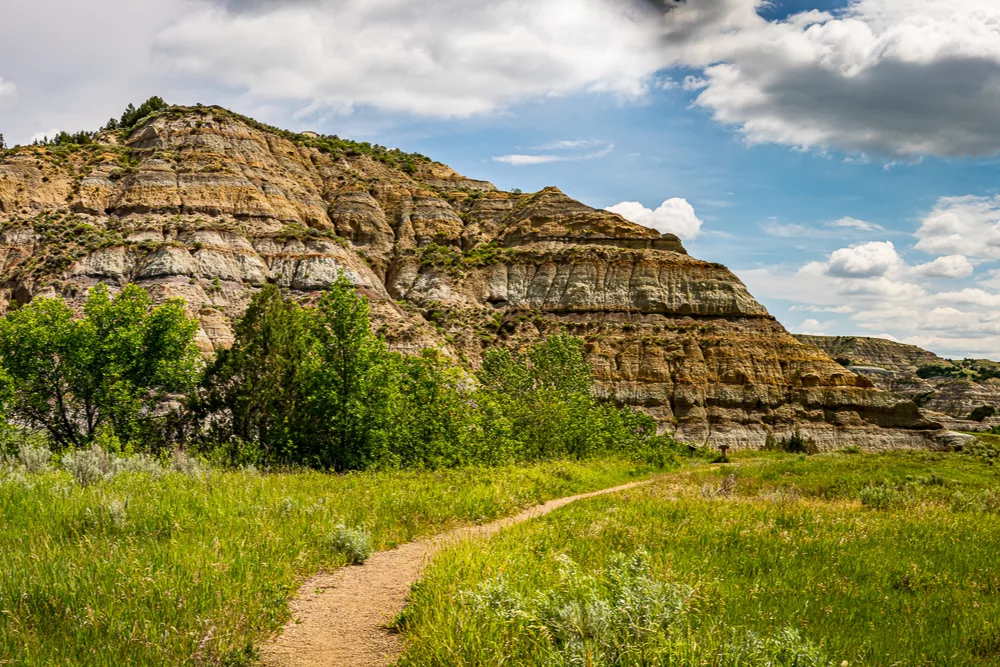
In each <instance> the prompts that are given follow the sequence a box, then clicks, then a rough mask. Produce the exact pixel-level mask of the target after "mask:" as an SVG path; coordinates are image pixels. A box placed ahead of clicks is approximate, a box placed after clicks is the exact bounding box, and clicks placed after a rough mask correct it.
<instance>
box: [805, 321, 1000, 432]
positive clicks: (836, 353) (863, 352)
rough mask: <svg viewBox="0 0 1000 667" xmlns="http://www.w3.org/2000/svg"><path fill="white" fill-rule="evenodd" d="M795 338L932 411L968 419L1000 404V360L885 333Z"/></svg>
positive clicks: (881, 386) (880, 385) (875, 382)
mask: <svg viewBox="0 0 1000 667" xmlns="http://www.w3.org/2000/svg"><path fill="white" fill-rule="evenodd" d="M796 338H798V339H799V340H800V341H802V342H803V343H808V344H810V345H815V346H816V347H818V348H820V349H821V350H823V351H824V352H826V353H827V354H828V355H830V356H831V357H833V358H834V359H835V360H837V361H838V362H839V363H841V364H843V365H846V366H847V367H849V368H850V369H851V370H852V371H854V372H855V373H858V374H860V375H864V376H865V377H867V378H868V379H870V380H871V381H872V382H873V383H874V384H875V385H876V386H877V387H879V388H880V389H885V390H886V391H892V392H895V393H897V394H899V395H901V396H905V397H906V398H909V399H911V400H912V401H914V402H915V403H917V405H919V406H920V407H922V408H926V409H927V410H930V411H933V412H937V413H941V414H943V415H946V416H948V417H952V418H954V419H968V417H969V416H970V415H971V414H972V411H973V410H975V409H976V408H981V407H983V406H992V407H994V408H998V409H1000V364H998V363H997V362H995V361H990V360H987V359H963V360H960V361H956V360H951V359H944V358H942V357H939V356H938V355H936V354H934V353H933V352H929V351H927V350H924V349H922V348H919V347H917V346H915V345H905V344H903V343H896V342H893V341H888V340H883V339H881V338H864V337H860V336H805V335H801V336H796ZM995 421H996V420H987V423H992V422H995ZM964 426H965V427H971V426H972V425H964Z"/></svg>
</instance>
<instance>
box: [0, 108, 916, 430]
mask: <svg viewBox="0 0 1000 667" xmlns="http://www.w3.org/2000/svg"><path fill="white" fill-rule="evenodd" d="M331 146H332V147H331ZM401 160H402V162H400V161H399V160H397V159H396V158H394V157H392V156H389V157H386V156H385V154H379V153H377V152H376V153H374V154H373V155H368V154H364V151H360V152H359V151H355V150H352V149H351V148H349V147H348V148H347V149H344V148H342V147H338V145H336V144H333V145H331V144H330V143H329V142H327V143H323V142H320V141H317V140H314V139H313V138H310V137H307V136H304V135H291V134H289V133H282V132H279V131H276V130H273V129H270V128H266V127H264V126H260V125H259V124H256V123H253V122H252V121H249V120H248V119H244V118H241V117H238V116H236V115H234V114H231V113H229V112H226V111H224V110H221V109H217V108H198V109H176V108H175V109H171V110H169V111H166V112H162V113H160V114H158V115H156V116H154V117H152V118H151V119H148V120H147V121H145V122H144V123H143V124H142V125H141V126H140V127H139V128H137V129H136V130H135V131H134V132H133V133H132V134H131V136H129V137H124V136H114V135H107V136H103V137H102V138H101V142H100V143H99V144H97V145H94V146H90V147H84V148H80V149H65V148H55V149H54V148H26V149H19V150H17V151H14V152H11V153H9V154H8V155H7V156H6V157H5V158H4V159H3V160H2V161H0V230H2V231H0V276H2V278H3V281H2V286H0V310H3V309H6V307H7V306H8V304H9V303H10V302H12V301H20V302H26V301H28V300H30V299H32V298H34V297H36V296H38V295H56V294H59V295H62V296H64V297H65V298H67V299H68V300H70V301H71V302H73V303H75V304H80V303H82V300H83V298H84V297H85V295H86V292H87V290H88V289H89V288H90V287H92V286H93V285H96V284H97V283H99V282H104V283H107V284H109V285H111V286H113V287H117V286H122V285H124V284H126V283H128V282H135V283H138V284H139V285H142V286H143V287H145V288H147V289H149V290H150V291H151V292H152V293H153V294H154V296H155V297H156V298H158V299H164V298H168V297H173V296H179V297H182V298H184V299H185V300H186V301H187V303H188V304H189V306H190V311H191V314H192V315H193V316H195V317H197V318H198V320H199V321H200V323H201V331H200V334H199V342H200V344H201V345H202V346H203V347H204V348H205V349H206V351H209V350H212V349H218V348H221V347H225V346H227V345H229V344H230V343H231V341H232V327H231V323H232V320H233V318H235V317H236V316H238V315H239V314H240V313H241V312H242V310H243V309H244V308H245V307H246V304H247V303H248V301H249V299H250V297H251V296H252V294H253V291H254V290H255V289H256V288H258V287H259V286H260V285H262V284H264V283H265V282H266V281H275V282H277V283H278V284H279V285H281V286H282V287H284V288H286V289H287V290H288V291H289V292H290V293H292V294H294V295H295V296H297V297H298V298H300V299H302V300H305V301H308V300H310V299H311V298H314V297H315V296H316V294H317V293H318V292H319V291H320V290H322V289H323V288H325V287H326V286H327V285H329V284H330V282H331V281H332V280H333V279H334V278H335V276H336V275H337V273H338V272H339V271H343V272H345V273H346V275H347V276H348V277H349V278H350V279H351V281H352V282H353V283H354V284H355V285H356V286H357V288H358V289H359V291H361V292H363V293H364V294H366V295H368V296H369V297H370V298H371V300H372V305H373V314H374V316H375V320H376V326H377V327H378V329H379V330H380V331H381V332H382V333H384V334H385V335H386V337H387V339H388V340H389V341H390V343H391V344H392V345H394V346H395V347H397V348H399V349H402V350H406V351H412V350H416V349H419V348H420V347H425V346H437V347H440V348H441V349H443V350H445V351H446V352H447V353H448V354H451V355H453V356H454V357H455V358H456V359H458V360H460V361H461V362H463V363H465V364H468V365H470V366H473V367H474V366H476V365H477V364H478V363H479V361H480V359H481V355H482V351H483V350H484V349H485V348H487V347H488V346H491V345H511V346H520V345H524V344H528V343H530V342H532V341H534V340H537V339H538V338H539V337H540V336H545V335H548V334H550V333H553V332H556V331H559V330H567V331H569V332H571V333H574V334H576V335H578V336H580V337H582V338H583V339H585V340H586V341H587V352H588V356H589V360H590V362H591V364H592V365H593V368H594V373H595V378H596V380H597V384H598V388H599V390H600V391H601V392H603V393H604V394H605V395H607V396H610V397H614V398H616V399H617V400H619V401H621V402H623V403H628V404H632V405H635V406H637V407H640V408H641V409H643V410H645V411H647V412H648V413H649V414H651V415H653V416H654V417H656V418H657V419H658V420H659V422H660V423H661V424H662V425H663V426H664V428H665V429H668V430H675V431H676V433H677V434H678V436H679V437H681V438H685V439H688V440H692V441H698V442H703V441H712V442H713V443H716V444H729V445H731V446H734V447H755V446H760V445H762V444H763V442H764V440H765V438H766V437H767V435H768V434H772V433H773V434H774V435H776V436H778V437H782V436H786V435H788V434H790V433H791V432H792V431H793V430H795V429H796V428H798V429H800V430H801V431H803V432H804V433H806V434H807V435H809V436H810V437H812V438H813V439H814V440H815V441H816V442H817V443H818V444H819V445H820V446H821V447H827V448H832V447H838V446H843V445H848V444H859V445H862V446H867V447H876V448H889V447H900V446H924V445H927V444H929V443H933V437H932V434H933V431H934V429H935V424H933V423H932V422H929V421H928V420H927V419H925V418H923V417H922V416H921V415H920V414H919V412H918V409H917V407H916V406H915V405H914V404H913V403H912V402H911V401H908V400H905V399H902V398H899V397H897V396H894V395H892V394H890V393H887V392H882V391H878V390H877V389H874V388H873V385H872V382H871V381H870V380H868V379H866V378H864V377H861V376H859V375H856V374H854V373H852V372H851V371H849V370H847V369H845V368H844V367H842V366H841V365H839V364H837V363H835V362H834V361H833V360H832V359H831V358H830V357H829V356H828V355H827V354H825V353H823V352H822V351H820V350H819V349H818V348H816V347H815V346H812V345H803V344H801V343H800V342H799V341H797V340H796V339H795V338H793V337H792V336H791V335H789V334H788V333H787V332H786V331H785V330H784V329H783V328H782V327H781V325H780V324H778V323H777V322H776V321H775V320H774V319H773V318H772V317H771V316H770V315H769V314H768V313H767V311H766V310H765V309H764V307H763V306H761V305H760V304H759V303H758V302H757V301H756V300H755V299H754V298H753V297H752V296H751V295H750V294H749V293H748V292H747V290H746V288H745V287H744V286H743V284H742V283H741V282H740V281H739V280H738V279H737V278H736V277H735V276H734V275H733V274H732V273H731V272H730V271H728V270H727V269H726V268H725V267H723V266H721V265H719V264H712V263H709V262H704V261H701V260H698V259H695V258H693V257H690V256H689V255H688V254H687V253H686V251H685V250H684V248H683V246H682V244H681V243H680V241H679V240H678V239H677V237H675V236H672V235H661V234H659V233H658V232H656V231H654V230H651V229H647V228H644V227H641V226H639V225H635V224H633V223H630V222H627V221H626V220H624V219H623V218H621V217H619V216H618V215H615V214H612V213H608V212H606V211H598V210H594V209H591V208H589V207H587V206H584V205H583V204H581V203H579V202H576V201H574V200H572V199H570V198H569V197H567V196H566V195H564V194H563V193H562V192H560V191H559V190H557V189H555V188H549V189H546V190H543V191H541V192H538V193H534V194H520V193H517V194H515V193H507V192H499V191H497V190H496V188H494V187H493V186H492V185H490V184H489V183H485V182H482V181H476V180H471V179H467V178H465V177H463V176H461V175H459V174H457V173H455V172H454V171H452V170H451V169H449V168H448V167H445V166H444V165H441V164H438V163H434V162H431V161H429V160H426V159H421V158H414V157H406V158H405V159H402V158H401Z"/></svg>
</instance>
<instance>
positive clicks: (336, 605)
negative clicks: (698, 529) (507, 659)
mask: <svg viewBox="0 0 1000 667" xmlns="http://www.w3.org/2000/svg"><path fill="white" fill-rule="evenodd" d="M651 481H652V480H641V481H638V482H632V483H630V484H623V485H621V486H616V487H614V488H611V489H603V490H601V491H593V492H591V493H581V494H579V495H576V496H569V497H567V498H558V499H556V500H550V501H549V502H547V503H545V504H544V505H537V506H535V507H532V508H531V509H528V510H525V511H524V512H521V513H520V514H518V515H516V516H512V517H507V518H506V519H499V520H498V521H494V522H493V523H488V524H483V525H479V526H468V527H463V528H458V529H455V530H452V531H450V532H447V533H443V534H441V535H436V536H434V537H430V538H426V539H423V540H418V541H416V542H410V543H408V544H403V545H401V546H399V547H397V548H395V549H393V550H392V551H380V552H378V553H376V554H374V555H373V556H372V557H371V558H370V559H369V560H368V562H366V563H365V564H364V565H360V566H348V567H343V568H340V569H339V570H337V571H335V572H330V573H322V574H319V575H317V576H315V577H313V578H311V579H309V580H308V581H306V582H305V584H304V585H303V586H302V588H301V589H300V590H299V594H298V595H297V596H296V598H295V599H294V600H292V603H291V608H292V619H291V620H290V621H289V622H288V623H287V624H285V627H284V629H283V630H282V632H281V634H279V635H277V636H275V637H274V638H272V639H271V641H269V642H268V643H267V644H266V645H264V646H263V647H262V649H261V655H262V658H263V660H262V662H263V664H265V665H269V666H271V667H305V666H306V665H308V666H310V667H313V666H317V665H323V666H329V667H383V666H385V665H391V664H392V663H393V662H394V661H395V660H396V658H398V657H399V655H400V654H401V653H402V652H403V649H404V646H403V643H402V641H401V640H400V638H399V637H398V636H397V635H395V634H392V633H390V632H389V631H388V630H387V629H386V627H385V626H386V625H388V624H389V623H390V622H391V621H392V619H393V618H394V617H395V616H396V614H398V613H399V612H401V611H402V610H403V607H404V605H405V604H406V596H407V594H408V593H409V592H410V586H411V585H412V584H414V583H415V582H416V581H417V580H418V579H420V576H421V575H422V573H423V571H424V568H425V567H426V566H427V564H428V563H429V562H430V560H431V558H433V557H434V555H435V554H436V553H438V552H439V551H441V550H442V549H444V548H445V547H447V546H449V545H452V544H455V543H456V542H458V541H461V540H466V539H471V538H478V537H487V536H489V535H492V534H493V533H495V532H497V531H498V530H500V529H502V528H506V527H507V526H512V525H514V524H518V523H521V522H524V521H528V520H529V519H534V518H535V517H539V516H543V515H545V514H548V513H549V512H551V511H552V510H555V509H558V508H560V507H563V506H564V505H568V504H570V503H572V502H574V501H576V500H582V499H584V498H592V497H594V496H600V495H604V494H606V493H615V492H617V491H625V490H626V489H632V488H635V487H637V486H642V485H644V484H649V483H650V482H651Z"/></svg>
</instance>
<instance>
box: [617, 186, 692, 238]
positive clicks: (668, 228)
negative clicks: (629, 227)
mask: <svg viewBox="0 0 1000 667" xmlns="http://www.w3.org/2000/svg"><path fill="white" fill-rule="evenodd" d="M606 210H608V211H611V212H612V213H617V214H618V215H620V216H622V217H623V218H625V219H626V220H631V221H632V222H634V223H636V224H639V225H644V226H646V227H652V228H653V229H655V230H656V231H658V232H660V233H661V234H676V235H677V236H679V237H680V238H682V239H684V240H685V241H691V240H693V239H695V238H697V237H698V234H700V233H701V225H702V222H701V220H700V219H699V218H698V215H697V214H696V213H695V212H694V207H693V206H691V204H689V203H688V201H687V200H686V199H681V198H679V197H675V198H673V199H668V200H666V201H665V202H663V203H662V204H660V206H659V207H658V208H657V209H656V210H655V211H654V210H653V209H649V208H646V207H645V206H643V205H642V204H640V203H639V202H635V201H625V202H622V203H620V204H615V205H614V206H609V207H608V208H607V209H606Z"/></svg>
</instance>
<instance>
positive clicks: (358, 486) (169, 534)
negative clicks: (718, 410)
mask: <svg viewBox="0 0 1000 667" xmlns="http://www.w3.org/2000/svg"><path fill="white" fill-rule="evenodd" d="M648 472H650V471H649V470H648V469H641V468H637V467H636V466H634V465H633V464H630V463H626V462H619V461H592V462H589V463H586V464H577V463H553V464H544V465H537V466H531V467H526V468H521V469H517V468H506V469H493V470H482V469H467V470H458V471H447V472H403V473H381V474H378V473H375V474H370V473H365V474H355V475H349V476H330V475H323V474H318V473H296V474H268V475H261V474H254V473H250V472H221V471H214V472H211V473H210V474H209V475H208V476H207V477H203V478H197V477H191V476H187V475H181V474H169V475H166V476H164V477H161V478H159V479H154V478H151V477H149V476H148V475H145V474H125V475H120V476H118V477H116V478H115V479H113V480H110V481H107V482H102V483H100V484H97V485H93V486H90V487H87V488H81V487H80V486H79V485H77V484H76V483H74V482H73V480H72V477H70V476H69V474H68V473H63V472H50V473H45V474H40V475H28V476H27V477H25V476H23V475H13V476H11V475H8V476H7V477H6V478H5V477H4V476H3V475H2V474H0V664H7V663H8V662H13V663H15V664H27V665H60V664H61V665H87V664H92V665H122V664H131V665H141V664H146V665H166V664H170V665H183V664H239V663H243V662H246V661H248V660H249V659H250V658H251V657H252V655H253V649H252V646H253V644H254V643H255V642H259V641H260V640H261V639H262V638H264V637H265V636H266V635H268V634H269V633H270V632H271V631H273V630H275V629H276V628H278V627H280V625H281V623H282V622H283V621H284V620H285V618H286V616H287V601H288V598H289V596H290V595H291V594H292V593H293V592H294V591H295V589H296V587H297V585H298V584H299V583H300V582H301V580H302V578H303V577H305V576H307V575H309V574H312V573H314V572H316V571H318V570H319V569H320V568H324V567H335V566H339V565H342V564H343V563H344V560H345V559H344V556H343V555H342V554H341V553H338V552H337V551H336V550H334V549H332V548H331V547H330V544H329V535H330V532H331V530H332V529H333V527H334V526H335V525H336V524H337V523H340V522H343V523H345V524H346V525H348V526H355V525H364V526H365V527H366V528H367V529H368V530H369V531H370V532H371V534H372V539H373V543H374V546H375V548H377V549H382V548H387V547H391V546H393V545H394V544H398V543H401V542H406V541H409V540H411V539H413V538H414V537H416V536H419V535H423V534H427V533H431V532H436V531H439V530H442V529H444V528H447V527H449V526H452V525H455V524H458V523H463V522H480V521H486V520H490V519H493V518H496V517H499V516H503V515H507V514H511V513H514V512H515V511H516V510H518V509H520V508H523V507H526V506H530V505H533V504H536V503H538V502H540V501H543V500H546V499H549V498H553V497H559V496H564V495H569V494H572V493H576V492H580V491H587V490H593V489H598V488H604V487H608V486H613V485H616V484H619V483H622V482H624V481H627V480H630V479H634V478H636V477H638V476H642V475H644V474H646V473H648Z"/></svg>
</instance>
